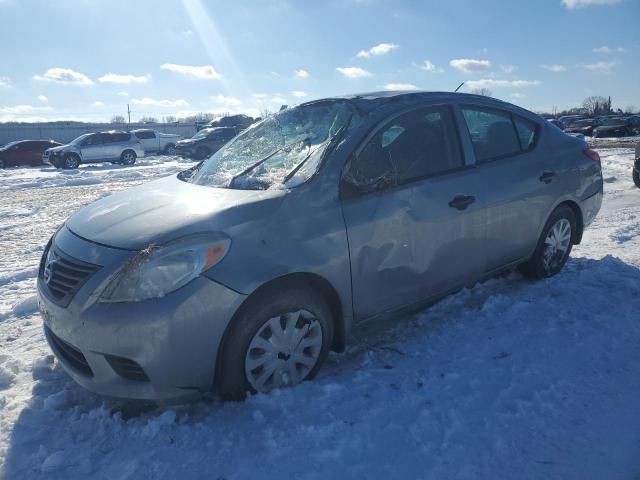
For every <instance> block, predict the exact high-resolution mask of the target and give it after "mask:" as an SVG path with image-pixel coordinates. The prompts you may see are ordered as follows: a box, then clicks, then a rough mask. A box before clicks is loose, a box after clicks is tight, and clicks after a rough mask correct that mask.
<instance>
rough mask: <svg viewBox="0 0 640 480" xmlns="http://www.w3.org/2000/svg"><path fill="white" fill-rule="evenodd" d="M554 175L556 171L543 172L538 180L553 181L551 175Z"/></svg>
mask: <svg viewBox="0 0 640 480" xmlns="http://www.w3.org/2000/svg"><path fill="white" fill-rule="evenodd" d="M556 175H557V174H556V172H543V173H542V175H540V177H539V179H538V180H540V181H541V182H543V183H551V182H552V181H553V177H555V176H556Z"/></svg>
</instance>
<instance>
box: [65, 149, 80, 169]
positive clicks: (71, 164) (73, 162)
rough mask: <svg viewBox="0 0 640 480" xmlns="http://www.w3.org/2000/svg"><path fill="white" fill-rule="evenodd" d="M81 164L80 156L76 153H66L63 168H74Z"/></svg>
mask: <svg viewBox="0 0 640 480" xmlns="http://www.w3.org/2000/svg"><path fill="white" fill-rule="evenodd" d="M79 166H80V157H78V155H76V154H75V153H69V154H67V155H65V157H64V160H63V164H62V168H65V169H74V168H78V167H79Z"/></svg>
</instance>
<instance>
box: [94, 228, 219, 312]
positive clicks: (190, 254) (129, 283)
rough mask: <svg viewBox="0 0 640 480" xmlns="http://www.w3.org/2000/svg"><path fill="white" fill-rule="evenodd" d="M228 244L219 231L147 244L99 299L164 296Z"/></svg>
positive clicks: (210, 263) (213, 259)
mask: <svg viewBox="0 0 640 480" xmlns="http://www.w3.org/2000/svg"><path fill="white" fill-rule="evenodd" d="M230 244H231V240H230V239H229V238H228V237H226V236H223V235H222V234H217V235H205V234H202V235H194V236H189V237H184V238H181V239H179V240H176V241H173V242H171V243H169V244H166V245H162V246H157V245H150V246H149V247H147V248H146V249H144V250H142V251H140V252H139V253H138V254H137V255H136V256H135V257H133V258H132V259H131V260H130V261H129V262H127V263H126V264H125V265H124V266H123V267H122V268H120V270H118V272H116V274H115V275H114V276H113V278H112V280H111V281H110V282H109V283H108V284H107V286H106V287H105V288H104V290H103V291H102V293H101V294H100V301H101V302H139V301H141V300H147V299H150V298H159V297H163V296H164V295H166V294H168V293H171V292H173V291H174V290H177V289H179V288H180V287H183V286H185V285H186V284H187V283H189V282H190V281H192V280H193V279H194V278H196V277H197V276H198V275H200V274H201V273H202V272H204V271H205V270H207V269H208V268H210V267H212V266H213V265H215V264H216V263H218V262H219V261H220V260H222V259H223V258H224V256H225V255H226V254H227V251H228V250H229V246H230Z"/></svg>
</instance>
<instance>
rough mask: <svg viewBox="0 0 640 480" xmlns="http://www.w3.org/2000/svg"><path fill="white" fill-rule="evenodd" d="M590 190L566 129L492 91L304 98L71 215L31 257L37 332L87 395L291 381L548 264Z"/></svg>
mask: <svg viewBox="0 0 640 480" xmlns="http://www.w3.org/2000/svg"><path fill="white" fill-rule="evenodd" d="M602 186H603V182H602V174H601V167H600V159H599V157H598V154H597V153H596V152H594V151H592V150H590V149H588V148H587V146H586V144H585V143H584V142H583V141H581V140H579V139H576V138H571V137H569V136H567V135H565V134H564V133H563V132H561V131H560V130H559V129H557V128H556V127H554V126H553V125H550V124H549V123H548V122H546V121H545V120H543V119H542V118H540V117H539V116H537V115H535V114H533V113H531V112H529V111H527V110H523V109H522V108H519V107H516V106H514V105H510V104H508V103H505V102H502V101H499V100H495V99H491V98H487V97H481V96H475V95H467V94H451V93H428V92H411V93H407V92H384V93H371V94H364V95H354V96H349V97H342V98H329V99H324V100H318V101H313V102H309V103H305V104H302V105H300V106H297V107H295V108H290V109H287V110H284V111H281V112H280V113H278V114H275V115H272V116H270V117H268V118H266V119H265V120H263V121H261V122H260V123H258V124H255V125H253V126H252V127H251V128H249V129H247V130H246V131H244V132H243V133H242V134H240V135H239V136H237V137H236V138H234V139H233V140H232V141H230V142H229V143H227V144H226V145H225V146H224V147H223V148H222V149H220V150H219V151H218V152H216V153H215V154H214V155H213V156H211V157H210V158H209V159H207V160H205V161H204V162H202V163H200V164H199V165H197V166H195V167H193V168H192V169H190V170H187V171H184V172H182V173H179V174H177V175H173V176H170V177H166V178H163V179H161V180H157V181H153V182H150V183H147V184H145V185H142V186H139V187H135V188H132V189H130V190H127V191H123V192H118V193H114V194H113V195H111V196H109V197H106V198H103V199H100V200H98V201H97V202H95V203H93V204H91V205H89V206H87V207H85V208H84V209H82V210H81V211H80V212H78V213H76V214H75V215H73V216H72V217H71V218H69V219H68V220H67V221H66V223H65V224H64V225H63V226H62V227H61V228H60V229H59V230H58V231H57V232H56V233H55V235H54V236H53V238H52V239H51V240H50V242H49V243H48V245H47V246H46V249H45V251H44V255H43V257H42V262H41V266H40V271H39V278H38V291H39V304H40V310H41V312H42V317H43V319H44V331H45V335H46V338H47V340H48V342H49V344H50V346H51V348H52V350H53V351H54V353H55V354H56V356H57V358H58V360H59V361H60V363H61V364H62V365H63V366H64V368H65V369H66V370H67V371H68V372H69V374H70V375H71V376H72V377H73V378H74V379H75V380H76V381H77V382H78V383H80V384H81V385H82V386H84V387H86V388H87V389H89V390H92V391H94V392H97V393H100V394H104V395H109V396H116V397H127V398H139V399H156V400H165V401H166V400H177V399H182V398H183V397H188V396H193V395H197V394H200V393H202V392H207V391H211V390H214V391H217V392H219V393H220V394H222V396H223V397H225V398H231V399H241V398H243V397H244V396H245V394H246V393H247V392H256V391H257V392H269V391H271V390H273V389H276V388H281V387H286V386H292V385H295V384H297V383H299V382H302V381H303V380H306V379H309V378H312V377H313V376H314V375H315V374H316V373H317V372H318V370H319V368H320V366H321V365H322V363H323V361H324V360H325V358H326V357H327V354H328V352H329V351H330V350H336V351H341V350H342V349H344V345H345V342H346V341H347V338H348V336H349V333H350V332H351V331H352V330H353V329H354V328H357V326H358V324H360V323H361V322H363V321H365V320H369V319H372V318H374V317H383V316H384V317H387V316H396V317H397V316H398V314H400V313H402V312H407V311H411V310H415V309H418V308H421V307H424V306H426V305H428V304H430V303H433V302H434V301H435V300H437V299H439V298H441V297H443V296H445V295H447V294H449V293H451V292H454V291H456V290H458V289H460V288H461V287H464V286H467V285H472V284H474V283H475V282H477V281H479V280H482V279H484V278H487V277H489V276H491V275H493V274H495V273H496V272H499V271H502V270H504V269H508V268H512V267H516V266H518V267H520V269H521V271H522V272H523V273H524V274H526V275H529V276H531V277H534V278H544V277H549V276H552V275H555V274H556V273H558V272H559V271H560V270H561V269H562V267H563V265H564V264H565V262H566V261H567V257H568V256H569V253H570V252H571V247H572V245H574V244H577V243H579V242H580V240H581V238H582V232H583V230H584V228H585V227H586V226H587V225H589V223H590V222H591V221H592V220H593V219H594V217H595V216H596V214H597V213H598V210H599V209H600V205H601V202H602Z"/></svg>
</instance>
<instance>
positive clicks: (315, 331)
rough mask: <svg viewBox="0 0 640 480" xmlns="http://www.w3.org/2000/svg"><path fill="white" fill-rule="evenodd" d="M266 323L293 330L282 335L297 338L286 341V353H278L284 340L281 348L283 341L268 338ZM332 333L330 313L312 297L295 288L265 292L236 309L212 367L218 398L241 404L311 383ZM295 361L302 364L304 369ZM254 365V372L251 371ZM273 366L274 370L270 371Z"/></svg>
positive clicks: (322, 302)
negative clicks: (262, 345)
mask: <svg viewBox="0 0 640 480" xmlns="http://www.w3.org/2000/svg"><path fill="white" fill-rule="evenodd" d="M272 322H275V325H278V326H282V325H283V323H284V324H285V325H286V326H287V327H290V326H292V325H294V326H295V329H294V330H288V329H287V333H289V332H295V333H297V334H299V335H300V336H296V335H295V333H293V334H292V335H291V336H289V338H290V339H292V341H291V342H290V344H288V347H289V348H288V349H287V348H282V347H283V344H280V345H278V338H285V343H286V337H277V336H276V335H274V333H273V331H271V325H274V323H272ZM276 328H277V327H276ZM302 331H305V332H306V333H302ZM333 331H334V321H333V317H332V315H331V310H330V308H329V306H328V305H327V302H326V301H325V300H324V298H323V297H322V295H320V294H319V293H318V292H316V291H314V290H307V289H302V288H297V287H296V288H292V289H286V290H283V289H267V290H265V291H263V292H262V293H258V296H257V297H255V298H253V299H250V300H249V303H248V304H246V305H243V306H242V307H241V309H240V310H239V311H238V313H237V314H236V317H235V318H234V320H233V322H232V323H231V325H230V326H229V329H228V331H227V333H225V338H224V340H223V345H222V347H221V350H220V355H219V357H218V365H217V381H218V387H219V389H220V393H221V394H222V397H223V398H224V399H225V400H234V401H237V400H244V398H245V397H246V394H247V393H248V392H251V393H256V392H257V391H261V392H263V393H268V392H269V391H271V390H273V389H274V388H281V387H288V386H294V385H296V384H297V383H300V382H302V381H305V380H310V379H312V378H313V377H315V375H316V374H317V373H318V370H319V369H320V367H321V366H322V364H323V363H324V361H325V359H326V358H327V355H328V354H329V350H330V349H331V344H332V342H333ZM269 332H271V335H270V336H269ZM265 335H267V337H265ZM258 337H260V338H258ZM318 337H320V338H318ZM298 338H299V340H298ZM261 339H262V340H261ZM305 340H306V342H305V344H311V343H314V342H315V343H314V346H306V345H305V344H302V343H301V342H303V341H305ZM254 341H255V342H258V343H261V342H264V343H265V344H267V345H269V346H270V348H273V350H271V352H267V350H266V349H265V350H262V349H260V348H255V345H256V344H255V343H252V342H254ZM296 342H297V343H296ZM318 342H319V343H318ZM294 344H295V346H294ZM252 345H254V347H252ZM277 347H280V348H277ZM301 347H302V349H301ZM281 350H282V351H281ZM284 350H287V351H286V352H285V351H284ZM261 351H262V352H263V353H260V352H261ZM270 354H271V355H270ZM301 357H303V358H301ZM255 358H257V360H256V359H255ZM297 359H304V364H303V363H301V362H297V361H296V360H297ZM260 362H263V363H262V364H261V363H260ZM254 364H256V365H257V366H254V367H253V370H251V367H252V365H254ZM274 365H277V368H276V369H275V371H274V370H273V366H274ZM269 372H272V373H271V374H269ZM261 376H265V377H266V378H267V380H265V381H264V382H263V383H262V386H263V388H259V387H258V385H259V384H260V383H259V381H258V380H259V379H260V377H261ZM296 377H297V378H296ZM257 387H258V388H257Z"/></svg>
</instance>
